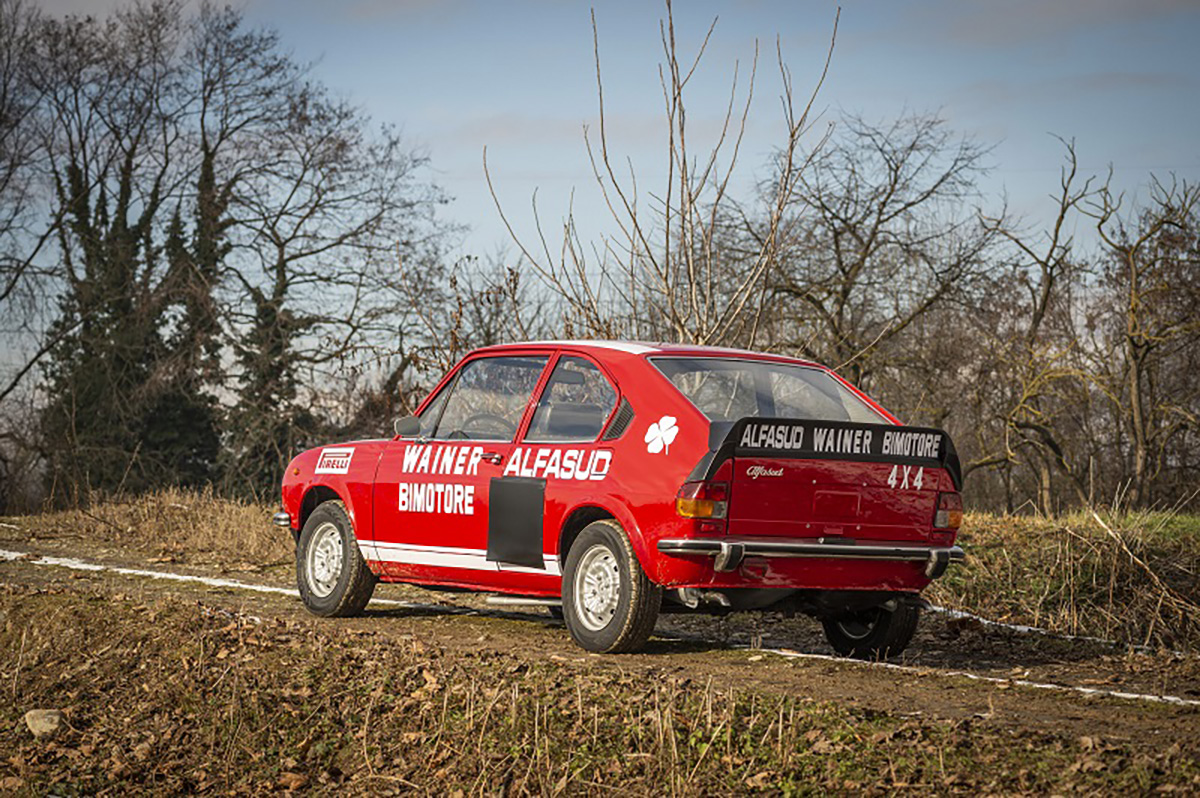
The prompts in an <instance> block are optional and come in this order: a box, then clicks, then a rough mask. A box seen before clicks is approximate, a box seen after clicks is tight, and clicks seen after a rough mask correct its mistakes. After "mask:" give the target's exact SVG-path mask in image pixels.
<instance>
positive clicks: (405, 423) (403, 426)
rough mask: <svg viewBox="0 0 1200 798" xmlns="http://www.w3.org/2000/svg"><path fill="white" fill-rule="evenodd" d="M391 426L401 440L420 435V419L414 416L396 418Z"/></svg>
mask: <svg viewBox="0 0 1200 798" xmlns="http://www.w3.org/2000/svg"><path fill="white" fill-rule="evenodd" d="M392 426H393V427H394V428H395V430H396V434H397V435H399V436H401V437H403V438H413V437H416V436H417V435H420V434H421V419H419V418H417V417H416V416H405V417H404V418H398V419H396V423H395V424H393V425H392Z"/></svg>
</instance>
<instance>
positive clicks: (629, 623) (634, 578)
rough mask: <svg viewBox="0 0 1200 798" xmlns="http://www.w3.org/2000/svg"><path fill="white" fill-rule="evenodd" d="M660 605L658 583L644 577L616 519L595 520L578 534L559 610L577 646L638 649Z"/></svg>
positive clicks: (569, 556) (611, 651) (603, 650)
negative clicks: (560, 609)
mask: <svg viewBox="0 0 1200 798" xmlns="http://www.w3.org/2000/svg"><path fill="white" fill-rule="evenodd" d="M661 605H662V588H661V587H659V586H658V585H656V584H654V583H653V582H651V581H650V579H649V578H648V577H647V576H646V573H645V571H643V570H642V566H641V564H640V563H638V559H637V556H636V555H634V553H633V547H632V546H631V545H630V544H629V538H628V537H627V536H626V535H625V530H623V529H621V527H620V525H619V524H617V522H616V521H612V520H610V519H605V520H603V521H595V522H593V523H591V524H589V525H588V526H587V527H586V528H585V529H584V530H583V532H581V533H580V534H579V537H578V538H576V539H575V542H574V544H572V546H571V551H570V552H569V553H568V554H567V564H566V568H565V569H564V572H563V604H562V611H563V620H564V621H565V622H566V625H567V630H568V631H569V632H570V633H571V637H572V639H574V641H575V642H576V643H577V644H579V646H580V647H582V648H585V649H587V650H588V651H597V652H601V653H608V654H615V653H618V652H626V651H636V650H638V649H639V648H641V647H642V646H643V645H644V644H645V642H646V640H648V639H649V637H650V633H651V632H653V631H654V623H655V621H657V620H658V610H659V608H660V606H661Z"/></svg>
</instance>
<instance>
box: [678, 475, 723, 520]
mask: <svg viewBox="0 0 1200 798" xmlns="http://www.w3.org/2000/svg"><path fill="white" fill-rule="evenodd" d="M728 502H729V483H727V482H685V483H683V486H682V487H681V488H680V489H679V493H677V494H676V495H675V512H677V513H679V515H681V516H683V517H684V518H724V517H725V512H726V510H728V509H729V504H728Z"/></svg>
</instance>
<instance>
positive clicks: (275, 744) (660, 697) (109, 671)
mask: <svg viewBox="0 0 1200 798" xmlns="http://www.w3.org/2000/svg"><path fill="white" fill-rule="evenodd" d="M3 591H4V592H3V594H0V627H2V631H0V652H6V653H5V654H4V655H3V656H2V659H0V668H2V670H0V689H3V690H4V692H5V693H7V694H8V695H6V696H5V701H4V702H2V703H0V726H2V728H0V746H2V747H3V748H4V750H5V751H6V752H8V754H7V758H6V759H5V760H4V761H3V762H0V789H6V790H13V791H20V792H25V793H33V794H45V793H48V792H53V793H55V794H71V793H79V794H85V793H86V794H93V793H99V792H104V791H109V792H114V793H124V792H129V791H145V792H157V793H164V792H165V793H200V792H206V791H214V792H221V793H224V792H237V793H242V792H261V791H268V790H275V789H280V788H285V789H287V788H291V789H295V788H302V787H315V788H318V789H319V790H321V791H325V792H334V791H337V792H339V793H342V792H346V793H351V794H360V793H372V794H374V793H381V792H410V791H420V792H437V793H439V794H454V792H455V791H457V790H461V791H463V793H469V794H476V793H484V792H486V793H488V794H494V793H496V792H502V793H505V794H507V793H510V792H520V793H527V792H529V793H537V794H547V795H554V794H561V793H571V794H577V793H591V792H597V791H599V790H600V789H602V788H605V787H607V788H612V787H618V788H619V789H620V790H621V791H622V792H624V793H626V794H663V793H672V794H674V793H688V794H695V793H702V794H724V793H746V792H753V791H758V790H765V791H770V792H772V793H781V794H785V795H787V794H794V795H800V794H816V793H823V792H827V791H831V790H832V791H840V792H844V791H862V790H866V791H878V792H884V791H891V790H895V789H897V788H903V787H910V788H914V789H923V790H929V789H935V790H938V791H961V792H964V793H972V794H975V793H979V792H1004V793H1010V792H1038V793H1047V792H1061V791H1066V790H1071V791H1076V790H1079V791H1089V792H1092V791H1096V792H1100V791H1102V792H1116V791H1137V792H1145V791H1147V790H1153V789H1155V788H1157V787H1160V786H1166V785H1171V786H1176V787H1178V788H1180V789H1190V788H1191V787H1192V786H1193V785H1195V784H1197V783H1200V780H1198V778H1197V777H1198V775H1200V769H1198V768H1197V763H1196V761H1195V756H1194V753H1195V752H1194V751H1193V750H1192V749H1193V746H1192V745H1191V744H1190V743H1189V744H1188V745H1187V746H1185V747H1184V749H1183V750H1181V749H1180V748H1179V747H1178V746H1175V747H1173V748H1171V749H1169V750H1161V747H1158V748H1151V749H1149V750H1150V751H1151V753H1141V752H1139V750H1138V749H1135V748H1130V747H1125V746H1124V744H1121V743H1115V744H1109V743H1106V742H1104V741H1100V740H1095V739H1091V738H1083V739H1081V740H1068V739H1063V738H1060V737H1056V736H1054V735H1050V734H1045V733H1040V732H1029V731H1014V730H1011V729H1007V728H1005V727H1003V726H1001V725H998V724H997V725H991V724H988V723H987V722H985V721H979V720H962V721H948V720H947V721H939V720H932V719H928V718H906V717H898V716H894V715H891V714H886V713H879V712H870V711H865V710H859V709H854V708H847V707H842V706H837V705H832V704H825V703H815V702H812V701H809V700H805V699H803V698H797V697H786V696H784V697H781V696H772V695H764V694H760V693H757V692H754V691H752V690H744V689H729V690H714V689H712V688H711V687H706V686H705V685H702V684H695V683H692V682H689V681H688V680H687V679H680V678H675V677H672V676H669V675H665V674H664V675H653V674H650V675H648V674H644V673H643V674H639V675H626V674H623V673H622V672H621V671H620V670H619V669H615V668H588V667H586V666H578V667H577V666H568V665H563V664H560V663H556V662H554V661H539V660H536V659H534V660H530V659H529V658H518V657H515V656H510V655H507V654H503V653H497V652H492V651H485V650H481V651H479V652H478V653H468V654H463V653H461V652H456V653H446V652H445V651H443V650H442V649H441V648H439V647H438V646H437V645H436V644H434V643H432V642H430V641H427V640H421V639H417V638H416V637H411V638H408V639H399V640H398V639H396V638H387V637H384V636H381V635H376V634H373V633H352V632H350V631H340V630H338V629H337V628H333V629H329V628H328V627H327V628H323V629H321V630H314V629H313V628H311V627H308V626H305V625H303V624H298V623H291V622H285V621H281V620H277V621H268V622H266V623H263V624H261V625H254V624H248V623H246V622H245V621H244V620H243V619H240V618H237V617H235V616H231V615H230V614H229V613H227V612H223V611H220V610H212V609H208V608H205V607H203V606H197V605H195V604H188V603H184V602H181V601H178V600H161V601H156V602H152V603H143V602H142V601H141V600H140V599H139V598H136V597H128V596H109V595H102V594H89V593H84V592H76V591H66V592H59V593H52V592H45V591H40V592H39V591H32V590H30V589H28V588H18V587H12V586H9V587H5V588H3ZM34 707H42V708H50V707H53V708H59V709H63V710H64V711H65V712H66V713H67V716H68V719H69V721H70V726H71V728H70V729H69V730H68V731H67V732H66V733H64V734H62V735H60V736H59V737H57V738H55V739H54V740H52V741H45V740H42V741H35V740H34V739H33V738H32V737H31V736H30V734H29V733H28V732H27V731H26V730H25V728H24V726H23V724H22V722H21V715H22V714H23V713H24V711H25V710H27V709H30V708H34Z"/></svg>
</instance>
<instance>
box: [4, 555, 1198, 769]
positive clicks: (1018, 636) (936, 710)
mask: <svg viewBox="0 0 1200 798" xmlns="http://www.w3.org/2000/svg"><path fill="white" fill-rule="evenodd" d="M3 547H4V548H7V549H10V550H19V551H22V552H27V553H28V554H29V555H30V559H27V560H17V561H10V562H6V563H2V564H0V582H6V583H10V584H14V585H27V586H39V587H46V586H51V585H58V586H60V587H65V588H67V589H82V588H84V587H86V588H87V589H99V590H101V591H107V592H110V593H117V594H133V595H136V596H139V597H142V599H143V600H145V597H149V596H172V597H179V598H183V599H186V600H197V601H201V602H204V603H205V604H206V605H214V606H218V607H221V608H224V609H225V610H228V611H231V612H237V613H244V614H248V615H252V616H258V617H262V618H283V619H287V620H288V621H289V622H295V623H300V624H303V625H305V626H308V627H312V628H314V629H319V630H320V629H323V630H342V631H346V632H350V633H358V634H361V633H368V632H369V633H373V634H375V635H379V636H382V637H384V638H398V639H411V638H416V639H418V640H428V641H431V642H436V644H437V645H439V646H440V647H442V648H444V649H445V650H446V651H447V652H449V653H451V654H452V653H454V652H460V653H471V654H478V653H479V652H480V651H481V650H483V651H492V652H495V653H497V654H503V655H505V656H510V657H514V658H517V659H520V660H528V661H539V662H541V661H552V662H554V663H557V664H559V665H560V666H562V667H565V668H567V669H568V670H570V671H574V672H576V673H578V674H580V675H585V674H587V673H589V672H593V671H601V672H610V673H611V672H619V673H622V674H626V675H628V674H638V673H642V674H646V675H648V676H651V675H652V676H655V677H662V676H667V677H670V678H671V679H672V680H675V681H678V682H680V683H684V684H703V685H707V686H709V687H712V688H716V689H724V688H733V687H736V688H743V689H753V690H758V691H762V692H763V693H767V694H777V695H787V696H806V697H809V698H812V699H814V700H816V701H831V702H837V703H840V704H844V705H846V706H852V707H858V708H863V709H866V710H870V711H873V712H882V713H889V714H893V715H895V714H900V715H904V716H913V717H926V718H936V719H945V720H953V721H969V722H971V723H974V724H977V725H978V724H982V725H984V726H987V727H990V728H993V729H1006V730H1010V731H1015V732H1038V733H1048V734H1052V735H1056V736H1063V737H1065V738H1069V739H1080V738H1087V739H1098V740H1105V741H1111V742H1112V743H1119V744H1121V745H1122V746H1126V747H1128V748H1130V749H1131V750H1135V751H1137V750H1143V751H1162V750H1164V749H1166V748H1168V747H1170V746H1172V745H1176V744H1177V745H1179V746H1182V748H1183V749H1184V750H1186V751H1197V750H1200V742H1198V741H1200V706H1193V705H1177V704H1171V703H1161V702H1155V701H1152V700H1139V699H1122V698H1115V697H1111V696H1104V695H1085V694H1082V693H1079V692H1074V691H1071V690H1055V689H1039V688H1034V687H1026V686H1022V685H1021V684H1019V683H1018V682H1035V683H1044V684H1052V685H1060V686H1063V687H1067V688H1072V687H1078V688H1086V689H1089V690H1100V691H1112V692H1119V693H1130V694H1144V695H1147V696H1171V697H1174V698H1177V699H1181V700H1182V701H1183V702H1197V701H1200V658H1197V657H1194V656H1178V655H1172V654H1170V653H1139V652H1135V651H1130V650H1127V649H1122V648H1119V647H1115V646H1109V645H1104V644H1098V643H1094V642H1088V641H1080V640H1068V639H1063V638H1059V637H1054V636H1046V635H1037V634H1028V633H1018V632H1016V631H1014V630H1012V629H1008V628H1004V627H995V626H985V625H982V624H980V623H978V622H977V621H973V620H971V619H954V618H951V617H949V616H947V615H944V614H936V613H933V614H929V613H927V614H926V616H925V617H924V618H923V619H922V624H921V628H920V630H919V632H918V636H917V638H916V639H915V641H914V642H913V644H912V645H911V647H910V648H909V650H908V651H907V652H905V654H904V656H903V657H901V658H900V659H899V660H897V661H896V663H895V664H898V665H901V666H904V667H903V668H889V667H884V666H880V665H875V664H870V663H857V662H853V661H847V660H837V659H832V658H829V655H830V654H831V651H830V649H829V648H828V646H827V645H826V644H825V643H824V640H823V637H822V635H821V633H820V629H819V627H818V625H817V624H816V623H815V622H813V621H810V620H808V619H804V618H797V619H790V620H789V619H783V618H780V617H777V616H771V615H735V616H731V617H729V618H725V619H714V618H707V617H696V616H681V615H666V616H663V617H662V618H661V619H660V621H659V625H658V634H657V635H656V637H655V638H653V639H652V640H651V643H650V645H649V646H648V648H647V649H646V651H645V652H643V653H640V654H636V655H624V656H596V655H591V654H587V653H585V652H582V651H581V650H580V649H578V648H576V647H575V646H574V645H573V644H572V643H571V641H570V639H569V637H568V636H567V634H566V631H565V630H564V629H563V628H562V626H561V624H559V623H557V622H554V621H553V620H551V619H550V618H549V616H548V615H546V614H545V613H544V612H542V611H538V610H535V611H531V612H529V613H521V612H505V611H499V610H497V609H494V608H488V607H486V606H485V605H484V604H483V602H482V599H481V598H479V597H476V596H471V595H465V594H453V595H451V594H441V593H430V592H426V591H422V590H419V589H415V588H409V587H404V586H391V585H385V586H380V588H379V589H378V590H377V592H376V599H383V600H385V601H387V600H391V601H400V602H411V603H415V604H419V605H421V606H419V607H397V606H389V605H387V604H385V603H382V602H376V603H373V604H372V606H371V607H369V608H368V611H367V614H366V616H365V617H363V618H358V619H353V620H322V619H317V618H313V617H311V616H310V615H308V614H307V613H306V612H305V611H304V609H303V607H302V606H301V605H300V603H299V601H298V599H295V598H291V597H288V596H286V595H281V594H271V593H260V592H253V591H249V590H239V589H234V588H230V587H211V586H208V585H204V584H199V583H196V582H179V581H166V580H159V579H150V578H146V577H139V576H122V575H118V574H115V573H114V572H112V571H108V570H103V571H101V570H97V571H87V570H70V569H67V568H62V567H55V566H48V565H39V564H35V563H34V562H33V561H32V558H33V557H34V556H35V555H55V556H62V555H64V554H68V553H69V554H70V555H71V556H75V557H80V558H82V559H84V560H86V561H87V562H90V563H98V564H107V565H119V566H129V567H135V568H140V569H150V570H158V571H171V572H175V573H180V574H191V575H196V576H206V577H213V576H220V577H223V578H226V579H236V580H240V581H244V582H252V583H254V584H258V585H264V586H274V587H276V588H286V587H290V586H291V582H292V576H291V569H290V566H289V565H288V564H286V563H280V564H276V565H275V566H273V567H270V568H268V569H265V570H261V571H259V572H257V573H254V572H250V573H246V572H240V573H239V572H234V573H229V572H222V571H221V569H219V568H216V567H200V566H190V567H189V566H184V565H182V564H178V563H161V562H160V563H147V562H145V561H144V560H139V559H137V558H134V557H129V556H123V555H122V553H121V552H119V551H115V550H112V549H100V548H98V547H97V548H95V549H93V550H90V551H84V550H81V547H80V546H79V545H78V542H72V543H70V545H69V546H64V545H53V544H51V545H47V544H45V543H42V545H40V546H28V545H26V546H21V547H17V546H14V545H10V544H7V543H6V544H4V546H3ZM759 648H762V649H776V648H777V649H785V650H787V651H791V652H796V653H797V654H798V655H799V656H793V657H784V656H780V655H778V654H775V653H770V652H769V651H763V650H756V649H759ZM961 673H966V674H972V675H976V676H979V677H985V678H988V679H999V680H1002V681H999V682H996V681H980V680H973V679H970V678H967V677H965V676H962V675H956V674H961Z"/></svg>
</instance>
